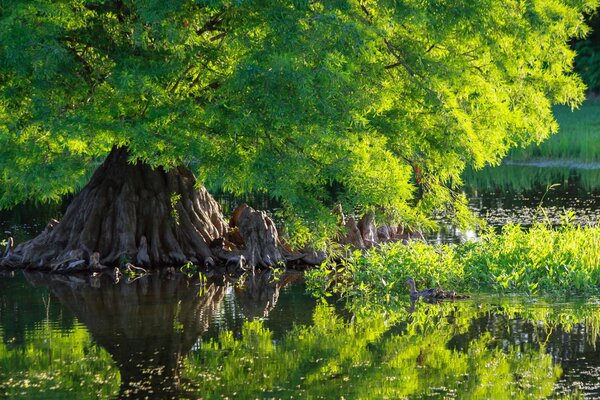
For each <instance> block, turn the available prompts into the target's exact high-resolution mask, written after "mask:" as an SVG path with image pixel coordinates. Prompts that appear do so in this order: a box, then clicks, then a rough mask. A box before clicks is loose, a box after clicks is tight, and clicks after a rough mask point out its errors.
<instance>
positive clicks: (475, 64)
mask: <svg viewBox="0 0 600 400" xmlns="http://www.w3.org/2000/svg"><path fill="white" fill-rule="evenodd" d="M596 5H597V1H596V0H581V1H566V0H564V1H559V0H534V1H528V2H524V1H517V0H512V1H508V2H497V1H477V2H472V1H427V2H423V1H417V0H404V1H391V0H384V1H369V0H364V1H357V0H346V1H343V0H339V1H333V2H331V1H326V2H321V1H313V2H308V1H293V2H289V1H283V0H281V1H260V0H255V1H250V0H248V1H241V0H240V1H216V0H211V1H208V0H206V1H185V0H180V1H175V2H168V3H164V2H160V1H144V2H131V1H123V0H116V1H100V0H95V1H84V0H78V1H75V0H71V1H67V0H64V1H60V2H51V1H37V2H30V1H23V2H20V1H14V2H5V3H3V5H2V8H1V10H0V144H1V146H0V180H1V181H2V186H1V187H2V189H0V204H2V205H4V206H6V205H9V204H13V203H15V202H18V201H22V200H24V199H26V198H28V197H32V196H35V197H38V198H40V197H41V198H48V197H50V198H52V197H55V196H58V195H59V194H62V193H64V192H65V191H69V190H72V189H73V188H74V187H75V186H77V185H80V184H81V183H83V181H84V177H85V176H86V174H87V173H89V171H90V170H91V169H93V167H94V165H95V164H94V163H93V162H92V161H94V160H96V161H98V160H100V159H101V157H103V156H104V155H105V154H106V153H107V152H108V151H109V149H110V148H111V147H112V146H114V145H126V146H128V147H129V149H130V151H131V155H132V158H133V159H140V160H143V161H145V162H149V163H151V164H152V165H163V166H166V167H172V166H175V165H178V164H185V165H189V166H191V167H193V169H194V170H195V171H196V172H197V173H198V174H199V177H200V179H201V181H202V182H203V183H204V184H208V185H209V186H210V187H211V188H215V189H222V190H226V191H231V192H235V193H238V194H239V193H247V192H251V191H264V192H267V193H269V194H270V195H271V196H273V197H276V198H279V199H280V200H281V201H282V203H283V204H285V206H286V207H287V208H288V210H287V211H286V212H289V213H291V214H290V215H292V214H295V215H305V216H309V215H318V216H327V215H328V214H329V209H330V208H331V207H332V205H333V204H334V203H342V205H343V207H344V209H345V210H349V211H353V210H359V211H360V210H376V211H381V210H384V211H385V212H387V213H389V214H393V215H397V216H399V217H400V219H402V220H404V221H405V222H411V221H412V222H416V221H420V220H422V216H424V215H428V214H430V213H431V212H433V211H439V210H440V209H445V210H449V211H450V212H451V213H453V212H457V211H458V210H460V209H461V204H463V203H464V200H461V199H462V197H461V196H460V195H458V194H457V193H456V190H457V189H458V188H459V187H460V184H461V179H460V175H461V172H462V171H463V169H464V168H465V166H467V165H472V166H474V167H476V168H478V167H482V166H484V165H486V164H488V163H492V164H493V163H498V162H499V160H500V159H501V157H502V156H504V155H505V154H506V152H507V150H508V149H509V148H510V147H513V146H516V145H524V144H527V143H530V142H532V141H540V140H543V139H544V138H546V137H547V136H548V135H549V134H550V133H551V132H553V131H555V130H556V129H557V127H556V123H555V122H554V119H553V117H552V114H551V106H552V105H553V104H556V103H566V104H569V105H571V106H576V105H578V104H579V103H580V102H581V100H582V99H583V85H582V83H581V81H580V79H579V78H578V77H577V76H575V75H573V74H572V61H573V57H574V53H573V51H572V50H571V49H570V47H569V45H568V41H569V40H570V39H571V38H573V37H581V36H582V35H585V34H586V32H587V28H586V26H585V24H584V23H583V20H582V13H583V12H588V11H590V10H592V9H593V8H594V7H595V6H596ZM36 135H37V136H36ZM23 160H26V161H27V162H23ZM46 170H47V171H55V174H54V175H52V176H49V175H48V174H45V173H44V172H43V171H46ZM36 176H37V177H41V178H36ZM11 180H12V181H11ZM41 180H43V181H44V182H45V183H42V182H40V181H41ZM15 181H18V182H19V183H18V185H17V184H15ZM9 182H10V184H9ZM415 204H416V205H417V207H416V208H412V210H416V211H409V208H411V207H412V206H414V205H415ZM453 210H454V211H453ZM417 214H419V215H420V216H418V215H417ZM319 218H321V217H319Z"/></svg>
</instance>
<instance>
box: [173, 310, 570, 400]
mask: <svg viewBox="0 0 600 400" xmlns="http://www.w3.org/2000/svg"><path fill="white" fill-rule="evenodd" d="M424 306H428V305H424ZM473 310H474V309H472V308H471V309H466V308H456V309H455V308H454V307H442V308H438V307H423V309H421V310H419V311H417V312H416V313H414V314H412V315H411V316H410V317H409V316H408V314H406V313H405V312H399V313H391V314H388V315H387V316H386V317H384V316H383V315H373V314H369V315H366V316H363V317H357V319H356V320H355V321H353V322H346V321H343V320H342V319H340V318H339V317H336V316H335V315H334V313H333V311H332V309H331V308H329V307H326V306H320V307H317V309H316V311H315V314H314V325H312V326H302V327H296V328H295V329H293V330H292V331H290V332H289V333H288V334H287V335H286V337H285V338H284V339H283V340H282V341H280V342H277V343H276V342H274V341H273V340H272V336H271V332H270V331H268V330H267V329H265V328H264V327H263V325H262V323H261V322H252V323H246V324H245V326H244V328H243V332H242V335H241V337H240V338H239V339H238V338H234V336H233V335H232V334H231V333H230V332H224V333H222V334H221V335H220V336H219V338H218V340H216V341H209V342H205V343H203V344H202V346H201V349H200V350H199V351H198V352H196V353H194V354H193V355H192V357H190V358H189V360H188V362H187V369H186V372H184V374H185V375H187V376H188V377H189V378H191V379H193V380H194V381H195V382H196V384H198V385H200V391H201V393H203V395H205V396H206V397H208V398H211V397H217V395H218V394H222V393H228V394H232V393H236V394H237V396H239V397H241V398H254V397H265V396H266V397H277V398H280V397H284V398H286V397H290V395H291V394H294V395H295V396H296V395H297V396H298V397H301V398H304V397H307V398H334V397H337V396H339V394H340V393H344V395H345V396H347V397H349V398H383V397H387V398H402V397H406V396H411V397H422V396H426V395H430V394H431V391H432V390H435V389H433V388H441V389H440V390H442V392H444V393H451V392H454V393H456V391H458V390H460V393H461V396H462V395H464V396H467V398H507V396H509V397H511V398H525V397H535V398H541V397H545V396H548V395H550V394H551V393H552V391H553V384H554V382H555V380H556V379H557V378H558V376H559V374H560V368H559V367H558V366H553V365H552V360H551V357H550V356H548V355H545V354H544V351H543V348H540V349H538V350H534V349H532V348H530V349H518V348H516V347H511V348H509V349H508V350H507V351H503V350H501V349H500V348H499V347H498V345H497V344H496V343H495V342H494V340H493V339H492V337H491V336H490V335H483V336H481V337H479V338H476V339H474V340H473V341H471V342H470V343H469V345H468V348H467V349H465V350H458V349H452V348H451V346H450V345H449V341H450V340H451V339H452V338H453V337H454V336H455V334H457V333H464V332H465V331H466V329H467V327H468V326H469V324H468V323H466V324H464V322H466V321H470V320H471V318H473V317H474V316H475V315H473ZM476 312H477V311H476ZM436 313H437V314H436ZM449 313H453V315H454V317H455V318H456V321H457V322H456V323H448V322H447V319H446V317H447V316H448V315H450V314H449ZM401 327H402V328H401ZM291 391H293V393H292V392H291Z"/></svg>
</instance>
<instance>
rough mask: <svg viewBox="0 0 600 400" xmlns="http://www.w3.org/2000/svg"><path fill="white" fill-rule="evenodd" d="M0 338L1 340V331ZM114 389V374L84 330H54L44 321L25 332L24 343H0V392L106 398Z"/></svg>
mask: <svg viewBox="0 0 600 400" xmlns="http://www.w3.org/2000/svg"><path fill="white" fill-rule="evenodd" d="M0 338H1V339H2V342H4V338H3V337H2V333H1V332H0ZM118 391H119V373H118V370H117V369H116V368H115V367H114V363H113V361H112V359H111V358H110V356H109V355H108V353H107V352H106V351H105V350H103V349H102V348H101V347H99V346H97V345H95V344H94V343H93V342H92V340H91V337H90V335H89V333H88V332H87V330H86V329H85V328H83V327H81V326H75V327H74V328H73V329H72V330H71V331H68V332H66V331H62V330H58V329H56V328H55V327H54V326H53V325H52V324H51V323H49V322H44V323H43V324H42V325H41V328H40V329H36V330H33V331H29V332H28V333H27V336H26V345H24V346H23V347H20V346H19V347H11V346H10V345H6V344H4V343H0V392H2V393H4V394H5V395H6V396H8V397H9V398H14V397H21V398H30V397H32V396H40V395H41V394H42V393H45V395H43V397H56V398H78V399H85V398H108V397H110V396H112V395H114V394H116V393H118Z"/></svg>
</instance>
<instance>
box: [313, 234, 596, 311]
mask: <svg viewBox="0 0 600 400" xmlns="http://www.w3.org/2000/svg"><path fill="white" fill-rule="evenodd" d="M306 276H307V281H308V287H309V290H310V291H312V292H313V293H316V294H318V295H323V294H324V293H330V294H331V293H334V294H338V295H341V296H342V297H344V298H346V299H352V301H354V302H356V301H357V300H358V301H359V302H360V301H363V302H364V303H369V304H371V305H373V304H390V303H394V302H395V301H397V300H398V299H402V300H405V299H406V298H407V296H408V290H407V288H406V287H404V282H405V281H406V280H407V279H408V278H409V277H412V278H414V279H415V281H416V282H417V285H418V286H419V287H424V286H441V287H445V288H451V289H453V290H465V291H487V292H500V293H515V292H519V293H531V294H533V293H562V294H584V293H585V294H592V293H600V228H599V227H593V226H588V227H581V226H574V225H563V226H561V227H559V228H552V227H550V226H548V225H546V224H536V225H534V226H533V227H531V228H530V229H528V230H525V229H523V228H522V227H521V226H519V225H506V226H504V227H503V229H502V231H501V233H494V232H487V233H484V234H483V235H482V236H481V237H480V238H479V240H476V241H467V242H465V243H462V244H458V245H454V244H427V243H424V242H411V243H409V244H408V245H403V244H401V243H391V244H386V245H383V246H381V247H378V248H373V249H371V250H369V251H366V252H359V251H356V252H354V253H352V254H350V255H349V257H347V258H346V259H344V260H342V261H340V262H339V263H338V264H336V265H332V264H323V265H322V266H321V267H320V268H317V269H315V270H312V271H309V272H308V273H307V275H306Z"/></svg>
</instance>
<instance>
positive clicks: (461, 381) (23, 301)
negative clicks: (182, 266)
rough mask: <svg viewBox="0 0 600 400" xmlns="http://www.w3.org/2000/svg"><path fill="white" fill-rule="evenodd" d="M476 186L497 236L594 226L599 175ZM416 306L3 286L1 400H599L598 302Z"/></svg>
mask: <svg viewBox="0 0 600 400" xmlns="http://www.w3.org/2000/svg"><path fill="white" fill-rule="evenodd" d="M465 182H466V190H467V192H468V194H469V196H470V198H471V208H472V209H473V210H474V211H475V212H476V213H478V214H479V215H480V216H482V217H483V218H485V219H487V220H488V221H489V223H490V224H492V225H494V226H502V225H504V224H505V223H507V222H517V223H521V224H523V225H529V224H531V223H532V222H533V221H534V220H540V219H545V220H547V221H549V222H551V223H553V224H554V223H560V222H561V221H562V220H563V219H564V218H565V217H566V218H568V219H570V220H573V221H576V222H578V223H581V224H597V223H598V217H599V214H600V212H599V211H598V210H600V184H599V183H600V171H599V170H597V169H593V168H588V169H577V170H573V169H568V168H557V167H552V168H549V167H547V166H546V167H544V168H540V167H539V166H523V165H518V166H517V165H512V166H504V167H501V168H496V169H488V170H485V171H483V172H479V173H477V174H473V175H471V176H469V175H468V174H467V176H466V177H465ZM553 184H558V185H557V186H554V187H552V189H550V190H549V189H548V187H549V186H550V185H553ZM540 206H541V207H540ZM62 211H63V209H62V208H61V207H49V208H40V207H37V206H35V205H32V206H26V207H23V208H20V209H19V210H15V211H13V212H10V213H8V212H0V231H2V232H3V231H10V232H11V234H12V235H13V236H15V238H16V240H17V242H20V241H22V240H25V239H27V238H29V237H31V236H32V235H34V234H36V233H37V232H39V231H41V230H42V229H43V228H44V226H45V225H46V223H47V221H48V220H49V219H50V218H52V217H60V215H61V212H62ZM571 212H572V213H571ZM465 236H468V233H467V234H465V233H463V232H458V231H455V230H452V229H448V230H447V231H446V232H441V233H439V234H437V235H433V236H432V238H433V239H435V240H440V241H456V240H464V238H465ZM406 301H407V304H403V305H400V306H399V307H398V309H396V310H386V312H385V313H382V312H370V313H359V314H355V315H352V314H350V313H349V312H348V311H344V307H343V304H340V303H339V302H335V301H333V302H329V304H328V303H325V302H323V301H320V300H315V299H313V298H311V297H310V296H309V295H307V294H306V293H305V288H304V285H303V283H302V279H301V275H298V274H293V273H290V274H286V275H283V276H282V277H279V279H277V277H274V276H271V275H270V274H257V275H255V276H248V277H244V278H242V279H241V280H233V279H230V280H229V281H228V280H226V279H224V278H222V277H220V278H218V277H212V278H209V279H208V281H206V282H205V283H201V281H200V280H198V279H196V280H189V279H187V278H185V277H184V276H182V275H176V276H174V277H173V276H171V277H167V276H159V275H151V276H147V277H144V278H141V279H138V280H127V279H124V280H122V281H121V282H119V283H118V284H115V283H114V282H113V281H111V280H110V279H109V278H108V277H102V278H100V279H90V278H85V277H65V276H59V275H53V276H50V275H44V274H40V273H35V274H34V273H23V272H16V273H14V274H11V273H8V272H5V273H3V274H2V275H1V276H0V398H1V397H6V398H39V399H48V398H54V399H66V398H77V399H86V398H90V399H96V398H115V399H116V398H149V399H171V398H174V399H177V398H181V399H187V398H190V399H197V398H206V399H213V398H215V399H216V398H240V399H246V398H249V399H254V398H285V399H288V398H290V399H291V398H311V399H319V398H322V399H330V398H346V399H355V398H356V399H371V398H390V399H396V398H411V399H413V398H414V399H421V398H422V399H437V398H440V399H442V398H443V399H452V398H456V399H465V398H473V399H488V398H490V399H503V398H507V399H508V398H511V399H512V398H532V399H539V398H563V397H564V396H573V397H570V398H577V397H578V396H579V397H585V398H598V397H600V377H599V376H600V347H599V346H600V299H598V298H595V297H594V298H586V299H581V298H572V299H544V298H537V297H536V298H531V297H496V296H491V295H476V296H474V298H472V299H469V300H465V301H460V302H448V303H441V304H427V303H417V304H415V305H414V306H413V307H411V305H410V304H408V297H407V300H406Z"/></svg>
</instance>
